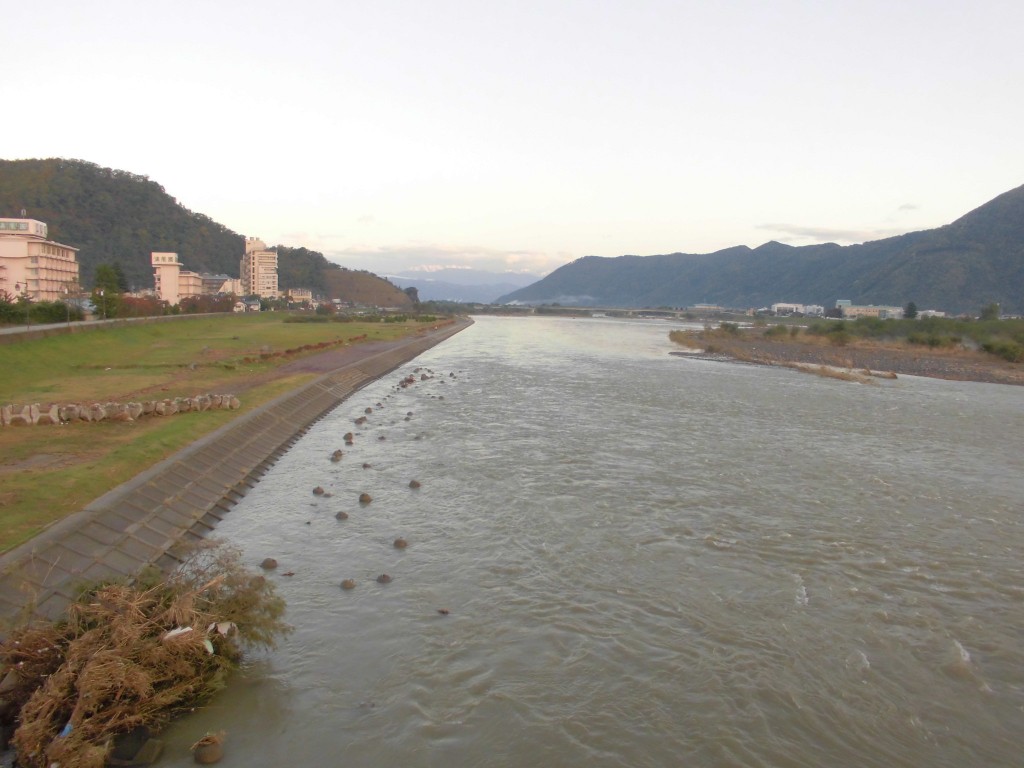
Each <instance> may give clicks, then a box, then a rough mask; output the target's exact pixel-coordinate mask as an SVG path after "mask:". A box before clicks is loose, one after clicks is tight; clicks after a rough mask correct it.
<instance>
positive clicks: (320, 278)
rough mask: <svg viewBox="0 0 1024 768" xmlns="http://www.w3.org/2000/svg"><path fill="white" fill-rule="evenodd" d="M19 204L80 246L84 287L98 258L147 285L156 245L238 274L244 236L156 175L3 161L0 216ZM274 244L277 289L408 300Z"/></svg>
mask: <svg viewBox="0 0 1024 768" xmlns="http://www.w3.org/2000/svg"><path fill="white" fill-rule="evenodd" d="M22 210H24V211H25V215H26V216H27V217H28V218H30V219H38V220H39V221H43V222H45V223H46V224H47V225H48V227H49V237H50V239H51V240H55V241H57V242H60V243H65V244H67V245H70V246H73V247H75V248H78V249H79V252H78V262H79V264H80V279H81V283H82V285H83V287H85V288H90V287H91V286H92V280H93V273H94V271H95V269H96V266H97V265H99V264H119V265H120V266H121V269H122V271H123V272H124V275H125V277H126V278H127V280H128V283H129V285H130V286H131V287H132V288H133V289H136V288H152V287H153V267H152V265H151V263H150V253H151V252H153V251H169V252H173V253H177V254H178V256H179V258H180V259H181V261H182V262H183V264H184V265H185V268H186V269H190V270H192V271H194V272H212V273H214V274H225V275H228V276H229V277H238V269H239V262H240V261H241V258H242V254H243V253H244V252H245V238H244V237H243V236H242V235H240V234H238V233H237V232H232V231H231V230H230V229H228V228H227V227H225V226H223V225H221V224H218V223H217V222H215V221H214V220H213V219H211V218H210V217H209V216H205V215H203V214H201V213H195V212H193V211H190V210H188V209H187V208H185V207H184V206H182V205H180V204H179V203H178V202H177V200H175V199H174V198H173V197H171V196H170V195H168V194H167V192H166V191H165V190H164V188H163V187H162V186H160V185H159V184H157V183H156V182H155V181H151V180H150V179H149V178H147V177H146V176H139V175H137V174H133V173H129V172H127V171H119V170H113V169H111V168H102V167H100V166H98V165H95V164H94V163H89V162H85V161H84V160H64V159H59V158H53V159H47V160H0V216H3V217H20V216H21V211H22ZM250 234H252V235H253V236H255V237H259V233H256V232H254V233H250ZM276 250H277V253H278V283H279V285H280V287H281V288H311V289H313V290H314V292H321V293H323V294H325V295H328V296H330V297H331V298H337V299H342V300H345V301H359V300H360V299H359V298H357V297H356V295H355V294H358V296H360V297H362V296H373V297H374V298H375V299H376V300H377V301H378V303H380V304H381V305H383V306H406V305H408V304H409V303H411V302H410V300H409V297H408V296H407V295H406V294H405V293H404V292H403V291H401V290H400V289H398V288H397V287H395V286H394V285H392V284H391V283H389V282H387V281H386V280H383V279H381V278H378V277H376V276H375V275H370V274H369V273H366V272H352V271H349V270H346V269H343V268H341V267H339V266H338V265H337V264H333V263H331V262H329V261H327V259H326V258H324V256H323V254H321V253H318V252H317V251H311V250H308V249H306V248H289V247H286V246H282V245H279V246H276ZM350 289H351V290H350Z"/></svg>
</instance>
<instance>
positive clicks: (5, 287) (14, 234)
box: [0, 219, 78, 301]
mask: <svg viewBox="0 0 1024 768" xmlns="http://www.w3.org/2000/svg"><path fill="white" fill-rule="evenodd" d="M47 234H48V232H47V226H46V224H44V223H43V222H41V221H36V220H35V219H0V292H2V293H4V294H6V295H7V296H11V297H14V298H16V297H18V296H28V298H29V299H31V300H32V301H65V300H66V299H68V298H69V297H70V296H72V295H74V294H75V293H77V291H78V260H77V257H76V254H77V253H78V249H77V248H72V247H71V246H70V245H62V244H61V243H55V242H54V241H52V240H48V239H47Z"/></svg>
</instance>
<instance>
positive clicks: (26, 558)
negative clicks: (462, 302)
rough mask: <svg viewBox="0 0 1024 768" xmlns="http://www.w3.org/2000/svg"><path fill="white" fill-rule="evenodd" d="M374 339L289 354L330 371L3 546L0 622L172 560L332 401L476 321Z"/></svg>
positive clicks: (51, 615) (60, 604)
mask: <svg viewBox="0 0 1024 768" xmlns="http://www.w3.org/2000/svg"><path fill="white" fill-rule="evenodd" d="M471 322H472V321H470V320H468V319H461V320H457V321H456V322H455V324H454V325H448V326H442V327H440V328H438V329H433V330H430V331H427V332H426V333H423V334H419V335H416V336H413V337H411V338H406V339H402V340H400V341H397V342H374V343H371V344H365V345H356V346H353V347H349V348H345V349H340V350H337V351H332V352H326V353H324V354H322V355H316V356H313V357H310V358H306V359H305V360H301V361H296V362H295V363H292V364H290V366H289V367H293V369H294V370H312V371H319V370H321V367H323V369H324V370H329V371H331V372H330V373H326V374H325V375H323V376H321V377H320V378H319V379H317V380H316V381H314V382H313V383H311V384H309V385H307V386H305V387H303V388H301V389H299V390H297V391H295V392H291V393H289V394H286V395H283V396H282V397H279V398H277V399H276V400H274V401H272V402H270V403H268V404H267V405H265V406H263V407H261V408H259V409H257V410H255V411H253V412H251V413H248V414H246V415H245V416H241V417H239V418H238V419H236V420H235V421H233V422H232V423H231V424H228V425H226V426H225V427H223V428H221V429H220V430H218V431H216V432H214V433H212V434H210V435H207V436H206V437H204V438H202V439H201V440H199V441H197V442H196V443H194V444H192V445H191V446H189V447H188V448H186V449H184V450H182V451H180V452H179V453H177V454H175V455H174V456H172V457H170V458H169V459H167V460H166V461H164V462H162V463H160V464H158V465H157V466H155V467H153V468H152V469H150V470H148V471H147V472H144V473H143V474H141V475H139V476H138V477H136V478H134V479H133V480H131V481H129V482H127V483H125V484H124V485H121V486H119V487H118V488H115V489H114V490H112V491H110V492H109V493H107V494H106V495H105V496H103V497H101V498H99V499H97V500H96V501H94V502H92V503H91V504H89V505H88V506H87V507H86V508H85V509H83V510H82V511H81V512H78V513H76V514H74V515H71V516H70V517H68V518H65V519H64V520H62V521H60V522H59V523H56V524H55V525H53V526H51V527H50V528H48V529H46V530H45V531H43V532H42V533H40V534H39V535H38V536H36V537H35V538H34V539H32V540H31V541H28V542H26V543H25V544H23V545H21V546H20V547H17V548H15V549H13V550H11V551H10V552H7V553H5V554H3V555H0V626H2V625H3V624H9V623H10V622H14V621H17V620H19V619H20V618H28V617H32V616H34V617H39V618H44V619H55V618H57V617H59V616H60V615H61V614H63V612H64V610H65V609H66V608H67V606H68V604H69V603H70V602H71V601H72V600H73V599H74V597H75V592H76V588H77V586H78V585H80V584H82V583H88V582H95V581H99V580H105V579H115V578H129V579H130V578H132V577H134V576H135V575H136V574H138V573H139V572H140V571H141V570H142V569H143V568H144V567H146V566H147V565H151V564H155V565H158V566H160V567H161V568H167V569H169V568H173V567H174V565H175V564H176V563H177V562H178V560H177V558H176V557H175V556H174V551H175V547H176V546H177V545H179V544H180V543H182V542H183V541H187V540H189V539H195V538H201V537H202V536H204V535H205V534H207V533H208V532H209V531H211V530H212V529H213V528H214V527H215V526H216V525H217V522H218V521H219V520H220V519H221V518H222V517H223V516H224V515H225V514H226V513H227V512H228V511H229V510H230V509H231V507H232V506H234V504H235V503H236V502H237V501H238V500H239V499H241V498H242V496H244V495H245V493H246V491H247V490H248V489H249V488H250V487H252V486H253V485H255V484H256V483H257V482H259V479H260V477H262V476H263V475H264V474H265V473H266V472H267V470H268V469H269V468H270V466H271V465H272V464H273V463H274V462H275V461H276V460H277V458H278V457H279V456H280V455H281V454H282V453H284V451H286V450H287V449H288V448H289V447H291V446H292V445H293V444H294V443H295V442H296V441H297V440H298V439H299V438H300V437H301V436H302V435H303V434H304V433H305V432H306V431H307V430H308V429H309V427H310V426H311V425H312V424H313V423H314V422H315V421H317V420H318V419H319V418H321V417H322V416H323V415H324V414H326V413H327V412H328V411H330V410H331V409H333V408H334V407H335V406H337V405H338V404H339V403H340V402H342V401H343V400H344V399H345V398H347V397H348V396H349V395H351V394H352V393H353V392H355V391H356V390H358V389H360V388H361V387H363V386H365V385H366V384H367V383H369V382H371V381H373V380H375V379H378V378H380V377H381V376H383V375H384V374H386V373H388V372H389V371H392V370H394V369H395V368H397V367H398V366H400V365H402V364H404V363H406V362H408V361H409V360H412V359H413V358H415V357H416V356H418V355H419V354H421V353H422V352H424V351H426V350H427V349H430V348H431V347H433V346H435V345H436V344H438V343H440V342H441V341H443V340H444V339H446V338H448V337H450V336H452V335H454V334H455V333H458V332H459V331H461V330H463V329H464V328H466V327H467V326H468V325H470V324H471Z"/></svg>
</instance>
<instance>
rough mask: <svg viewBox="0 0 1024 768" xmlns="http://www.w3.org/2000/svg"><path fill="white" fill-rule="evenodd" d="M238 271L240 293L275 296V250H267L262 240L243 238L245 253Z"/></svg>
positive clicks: (264, 296) (268, 297)
mask: <svg viewBox="0 0 1024 768" xmlns="http://www.w3.org/2000/svg"><path fill="white" fill-rule="evenodd" d="M238 273H239V276H240V279H241V281H242V295H244V296H260V297H261V298H264V299H276V298H277V296H278V291H277V252H276V251H271V250H268V249H267V245H266V243H264V242H263V241H262V240H259V239H257V238H255V237H247V238H245V255H244V256H243V257H242V263H241V266H240V267H239V270H238Z"/></svg>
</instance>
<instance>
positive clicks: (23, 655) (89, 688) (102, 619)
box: [0, 541, 288, 768]
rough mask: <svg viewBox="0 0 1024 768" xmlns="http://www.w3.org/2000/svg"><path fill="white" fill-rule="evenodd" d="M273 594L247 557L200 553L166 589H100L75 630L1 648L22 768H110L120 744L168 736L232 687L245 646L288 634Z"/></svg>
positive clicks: (214, 546) (37, 633)
mask: <svg viewBox="0 0 1024 768" xmlns="http://www.w3.org/2000/svg"><path fill="white" fill-rule="evenodd" d="M283 613H284V601H283V600H282V599H281V598H279V597H277V596H276V594H275V592H274V587H273V584H271V583H270V582H269V581H267V580H266V579H265V578H264V577H263V576H261V575H258V574H254V573H251V572H249V571H248V570H247V569H245V568H244V567H243V565H242V563H241V560H240V553H239V552H238V551H237V550H235V549H232V548H229V547H226V546H224V545H221V544H219V543H218V542H210V541H205V542H200V543H199V544H198V545H197V547H196V548H195V549H194V550H193V551H192V552H191V553H189V554H188V555H187V557H186V559H185V562H184V563H183V565H182V567H181V568H180V569H179V570H178V571H176V572H175V573H173V574H171V575H170V576H168V577H166V578H162V579H159V580H157V579H153V578H151V579H149V580H148V581H147V580H146V579H140V581H139V583H136V584H134V585H130V586H129V585H123V584H105V585H100V586H96V587H94V588H91V589H89V590H88V591H86V592H85V593H83V594H82V596H81V597H80V598H79V600H78V601H77V602H75V603H74V604H72V606H71V607H70V608H69V609H68V612H67V616H66V618H65V619H64V620H62V621H61V622H59V623H56V624H50V625H38V624H37V625H31V626H25V627H21V628H19V629H16V630H14V631H12V632H10V633H8V634H7V636H6V638H5V639H4V641H3V642H2V643H0V664H2V670H0V679H2V681H3V682H2V684H0V691H2V693H0V713H2V719H3V721H4V722H5V723H7V724H10V723H14V724H16V725H17V729H16V730H15V732H14V737H13V739H12V744H13V746H14V747H15V749H16V750H17V754H18V765H20V766H25V767H30V768H47V767H48V766H51V765H53V764H59V765H60V766H61V768H100V767H101V766H103V765H104V763H105V761H106V758H107V756H108V754H109V752H110V750H111V748H112V745H113V739H114V737H115V736H117V735H119V734H124V733H127V732H129V731H132V730H133V729H136V728H139V727H146V728H149V729H152V730H159V729H160V728H161V727H162V726H164V725H165V724H166V723H167V722H168V721H169V720H170V718H171V717H173V716H174V715H175V714H178V713H181V712H184V711H187V710H189V709H191V708H194V707H195V706H197V705H198V704H201V703H202V702H204V701H205V700H207V699H209V698H210V697H211V696H212V695H213V694H214V693H216V692H217V691H218V690H219V689H220V688H221V687H222V686H223V684H224V681H225V678H226V676H227V673H228V672H229V671H230V670H231V669H233V668H234V667H235V665H236V664H237V663H238V660H239V659H240V657H241V654H242V650H243V648H245V647H261V646H262V647H273V646H274V644H275V639H276V638H277V637H278V636H279V635H281V634H282V633H284V632H287V631H288V627H287V625H286V624H284V622H283V620H282V616H283Z"/></svg>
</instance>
